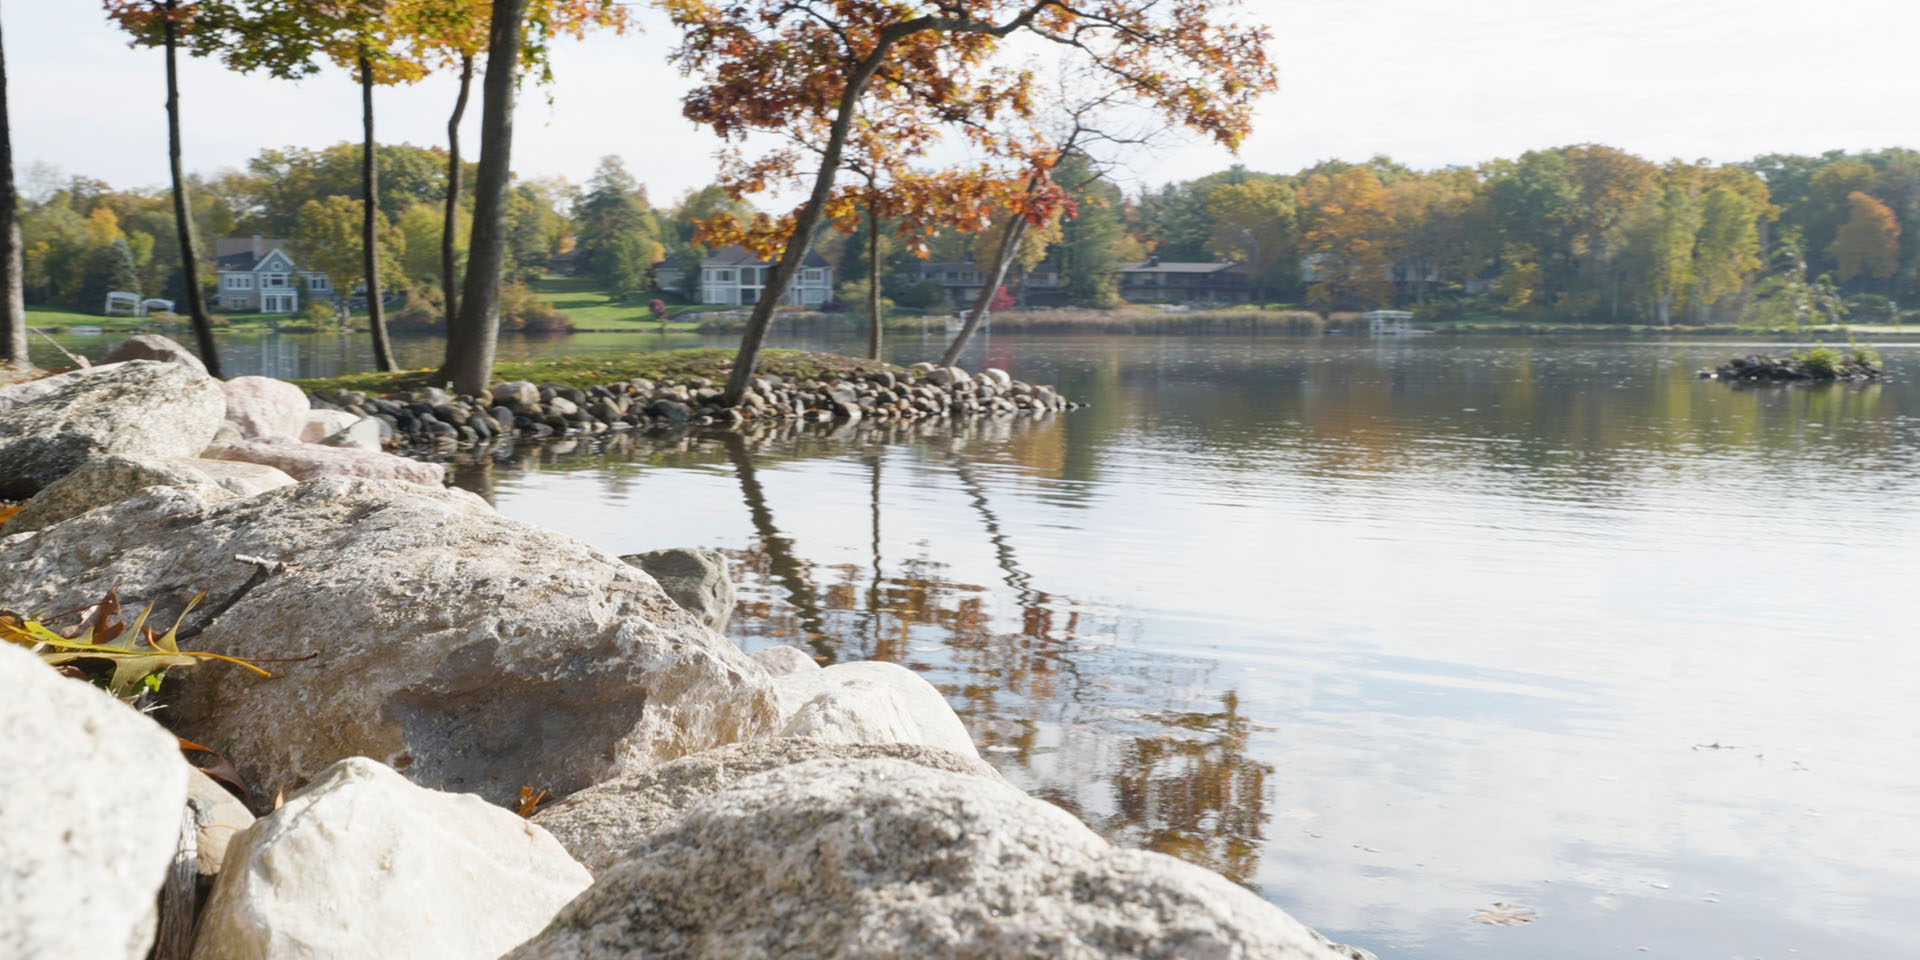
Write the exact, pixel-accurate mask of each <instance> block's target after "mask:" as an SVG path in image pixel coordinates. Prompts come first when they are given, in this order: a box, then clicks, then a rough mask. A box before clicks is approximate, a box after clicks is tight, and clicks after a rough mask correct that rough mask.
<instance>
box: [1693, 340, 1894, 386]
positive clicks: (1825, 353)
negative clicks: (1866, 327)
mask: <svg viewBox="0 0 1920 960" xmlns="http://www.w3.org/2000/svg"><path fill="white" fill-rule="evenodd" d="M1884 376H1886V371H1885V370H1883V369H1882V368H1881V366H1880V364H1879V363H1878V362H1876V361H1875V360H1874V359H1870V358H1868V357H1865V356H1861V355H1859V354H1854V355H1851V356H1849V355H1845V354H1841V353H1840V352H1839V351H1836V350H1830V349H1827V348H1824V347H1822V348H1816V349H1815V350H1811V351H1808V352H1807V353H1804V354H1794V355H1792V356H1787V357H1773V356H1768V355H1766V354H1750V355H1748V356H1744V357H1735V358H1733V359H1732V360H1729V361H1727V362H1726V363H1723V364H1721V365H1720V366H1718V367H1716V368H1714V369H1712V370H1702V371H1700V378H1701V379H1702V380H1707V379H1715V380H1732V381H1739V382H1744V383H1762V382H1764V383H1788V382H1793V381H1809V380H1810V381H1823V380H1879V379H1881V378H1882V377H1884Z"/></svg>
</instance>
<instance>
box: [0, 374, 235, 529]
mask: <svg viewBox="0 0 1920 960" xmlns="http://www.w3.org/2000/svg"><path fill="white" fill-rule="evenodd" d="M48 379H49V380H57V381H59V382H58V383H56V384H54V385H53V386H52V388H51V389H48V390H47V391H45V392H44V393H42V394H40V395H39V396H36V397H34V398H33V399H30V400H27V401H26V402H24V403H21V404H19V405H17V406H15V407H13V408H12V409H10V410H7V411H6V412H5V413H0V499H9V500H25V499H26V498H28V497H31V496H33V495H34V494H36V493H38V492H40V490H41V489H42V488H44V487H46V486H47V485H48V484H50V483H52V482H54V481H55V480H58V479H60V478H61V477H64V476H66V475H67V474H69V473H71V472H73V470H74V468H76V467H78V466H80V465H81V464H83V463H85V462H87V461H88V460H91V459H93V458H94V457H101V456H106V455H107V454H113V453H121V454H133V455H139V456H150V457H191V456H195V455H197V454H199V452H200V451H201V450H202V449H203V448H205V447H206V445H207V442H208V441H209V440H212V439H213V434H214V431H215V430H217V429H219V427H220V420H221V417H222V416H223V414H224V413H225V411H226V401H225V399H224V397H223V396H222V395H221V393H220V388H219V387H218V386H216V385H215V381H213V380H211V379H209V378H208V377H207V376H206V375H205V374H201V373H195V372H194V371H192V370H189V369H187V368H186V367H183V366H181V365H179V364H177V363H159V362H156V361H153V360H129V361H127V362H126V363H116V364H114V365H112V366H107V367H94V368H91V369H89V370H87V371H85V372H84V373H80V374H67V375H63V376H60V377H50V378H48ZM31 385H32V384H22V386H31Z"/></svg>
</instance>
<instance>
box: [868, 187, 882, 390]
mask: <svg viewBox="0 0 1920 960" xmlns="http://www.w3.org/2000/svg"><path fill="white" fill-rule="evenodd" d="M876 199H877V197H875V195H874V192H873V178H871V177H869V178H867V359H868V360H878V359H880V218H879V217H877V216H875V215H874V210H873V206H874V200H876Z"/></svg>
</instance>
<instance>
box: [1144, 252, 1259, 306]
mask: <svg viewBox="0 0 1920 960" xmlns="http://www.w3.org/2000/svg"><path fill="white" fill-rule="evenodd" d="M1117 272H1118V273H1119V279H1120V283H1119V288H1120V296H1121V297H1122V298H1123V299H1125V300H1128V301H1133V302H1140V303H1155V302H1158V303H1194V302H1201V303H1218V302H1223V301H1224V302H1229V303H1238V302H1242V301H1245V300H1247V299H1249V297H1250V296H1251V285H1250V284H1249V283H1248V277H1247V274H1248V271H1247V266H1246V264H1243V263H1237V262H1232V261H1211V262H1199V261H1183V260H1161V259H1160V258H1159V257H1154V258H1152V259H1150V260H1145V261H1142V262H1140V263H1131V264H1127V265H1126V266H1123V267H1121V268H1120V269H1119V271H1117Z"/></svg>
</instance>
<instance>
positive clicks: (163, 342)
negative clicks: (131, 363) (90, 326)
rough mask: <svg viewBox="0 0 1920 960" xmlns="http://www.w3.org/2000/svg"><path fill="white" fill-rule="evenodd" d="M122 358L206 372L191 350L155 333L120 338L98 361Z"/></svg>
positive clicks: (113, 360) (205, 367)
mask: <svg viewBox="0 0 1920 960" xmlns="http://www.w3.org/2000/svg"><path fill="white" fill-rule="evenodd" d="M123 360H159V361H161V362H163V363H177V364H180V365H181V366H183V367H186V368H187V369H189V370H192V371H195V372H196V373H199V374H200V375H202V376H205V375H206V373H207V365H206V364H205V363H202V362H201V360H200V358H199V357H198V356H196V355H195V354H194V352H193V351H191V350H188V349H187V348H186V347H184V346H181V345H180V344H178V343H176V342H174V341H172V340H169V339H167V338H166V337H163V336H160V335H159V334H157V333H140V334H135V335H133V336H131V337H128V338H127V339H125V340H122V341H121V342H120V343H119V345H118V346H115V347H114V348H113V349H112V350H110V351H108V352H107V355H106V356H105V357H104V358H102V359H101V361H100V362H101V363H119V362H121V361H123Z"/></svg>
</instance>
